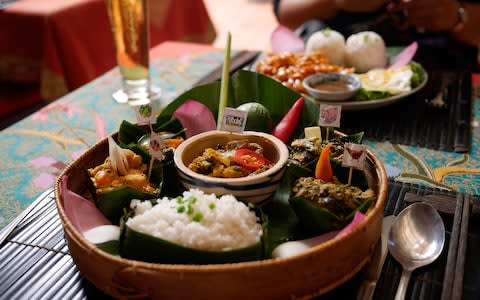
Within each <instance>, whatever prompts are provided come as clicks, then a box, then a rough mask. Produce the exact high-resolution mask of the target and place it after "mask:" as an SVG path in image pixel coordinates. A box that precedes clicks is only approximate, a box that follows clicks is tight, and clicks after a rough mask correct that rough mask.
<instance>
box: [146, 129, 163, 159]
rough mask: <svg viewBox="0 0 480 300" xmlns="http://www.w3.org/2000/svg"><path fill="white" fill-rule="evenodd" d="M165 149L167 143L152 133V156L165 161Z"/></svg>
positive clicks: (150, 150)
mask: <svg viewBox="0 0 480 300" xmlns="http://www.w3.org/2000/svg"><path fill="white" fill-rule="evenodd" d="M164 148H165V143H164V142H163V140H162V138H161V137H160V136H159V135H158V134H156V133H155V132H153V131H152V132H151V133H150V147H149V152H150V155H151V156H152V157H154V158H156V159H158V160H162V159H163V157H164V156H163V149H164Z"/></svg>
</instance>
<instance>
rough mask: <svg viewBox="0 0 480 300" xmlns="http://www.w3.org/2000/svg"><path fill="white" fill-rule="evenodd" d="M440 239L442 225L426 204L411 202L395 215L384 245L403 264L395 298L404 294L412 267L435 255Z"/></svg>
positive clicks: (442, 236)
mask: <svg viewBox="0 0 480 300" xmlns="http://www.w3.org/2000/svg"><path fill="white" fill-rule="evenodd" d="M444 243H445V226H444V225H443V221H442V218H441V217H440V215H439V214H438V212H437V211H436V210H435V209H434V208H433V207H431V206H430V205H427V204H424V203H414V204H412V205H410V206H408V207H407V208H405V209H404V210H403V211H402V212H401V213H400V214H399V215H398V216H397V218H396V219H395V221H394V222H393V224H392V228H391V230H390V234H389V236H388V249H389V250H390V253H391V254H392V255H393V257H394V258H395V259H396V260H397V261H398V262H399V263H400V264H401V265H402V267H403V272H402V277H401V278H400V283H399V284H398V288H397V294H396V295H395V299H396V300H401V299H404V298H405V293H406V291H407V287H408V281H409V280H410V275H411V273H412V271H413V270H415V269H416V268H418V267H422V266H425V265H428V264H430V263H432V262H433V261H434V260H435V259H437V258H438V256H439V255H440V253H441V252H442V249H443V245H444Z"/></svg>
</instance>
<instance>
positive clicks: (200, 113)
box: [172, 100, 217, 138]
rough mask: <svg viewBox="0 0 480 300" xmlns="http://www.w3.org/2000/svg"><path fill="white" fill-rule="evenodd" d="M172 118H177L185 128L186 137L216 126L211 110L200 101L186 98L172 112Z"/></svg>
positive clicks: (213, 128)
mask: <svg viewBox="0 0 480 300" xmlns="http://www.w3.org/2000/svg"><path fill="white" fill-rule="evenodd" d="M172 118H177V119H178V120H179V121H180V123H181V124H182V126H183V128H185V129H186V132H185V135H186V137H187V138H189V137H191V136H194V135H196V134H199V133H202V132H206V131H210V130H215V129H216V128H217V125H216V122H215V119H214V118H213V114H212V112H211V111H210V110H209V109H208V107H206V106H205V105H203V104H202V103H200V102H198V101H195V100H187V101H186V102H185V103H183V104H182V105H181V106H180V107H178V108H177V110H176V111H175V112H174V113H173V115H172Z"/></svg>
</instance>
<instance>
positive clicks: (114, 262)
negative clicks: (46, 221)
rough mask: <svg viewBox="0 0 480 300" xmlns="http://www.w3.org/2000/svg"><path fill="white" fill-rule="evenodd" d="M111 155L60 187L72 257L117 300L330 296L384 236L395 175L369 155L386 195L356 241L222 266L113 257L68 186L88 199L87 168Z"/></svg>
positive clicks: (78, 170)
mask: <svg viewBox="0 0 480 300" xmlns="http://www.w3.org/2000/svg"><path fill="white" fill-rule="evenodd" d="M107 155H108V142H107V140H106V139H104V140H102V141H100V142H99V143H97V144H96V145H95V146H93V147H92V148H90V149H89V150H88V151H86V152H85V153H84V154H83V155H82V156H80V157H79V158H78V159H77V160H75V161H74V162H73V163H72V164H70V165H69V166H68V167H67V168H66V169H65V170H64V171H63V172H62V174H61V175H60V176H59V178H58V179H57V182H56V183H55V201H56V205H57V209H58V213H59V215H60V219H61V222H62V225H63V228H64V231H65V237H66V240H67V242H68V247H69V250H70V254H71V256H72V258H73V260H74V262H75V264H76V265H77V267H78V269H79V270H80V272H81V273H82V274H83V275H84V276H85V278H86V279H87V280H89V281H90V282H91V283H92V284H93V285H95V286H96V287H97V288H98V289H100V290H102V291H103V292H105V293H106V294H108V295H111V296H113V297H116V298H140V297H141V298H144V297H145V298H153V299H192V298H193V297H194V298H195V299H225V298H232V299H292V298H311V297H315V296H318V295H321V294H324V293H326V292H328V291H330V290H332V289H334V288H335V287H338V286H339V285H341V284H342V283H344V282H346V281H347V280H349V279H350V278H352V277H353V276H354V275H355V274H356V273H358V272H359V271H360V270H361V268H362V267H363V266H364V265H365V264H366V262H367V261H368V260H369V257H370V256H371V254H372V252H373V249H374V246H375V244H376V242H377V240H378V239H379V237H380V233H381V225H382V220H383V212H384V205H385V199H386V197H387V176H386V173H385V170H384V167H383V164H382V162H381V161H380V160H379V159H378V158H377V157H375V156H374V155H373V153H372V152H370V151H367V161H368V163H367V169H366V174H367V178H368V180H369V185H370V187H371V188H373V189H374V191H375V192H376V193H377V195H378V199H377V201H376V203H375V205H374V206H373V207H371V208H370V210H369V211H368V213H367V215H366V217H365V219H364V221H363V222H362V223H361V224H359V225H358V226H357V227H355V228H354V229H353V230H352V231H351V232H349V233H348V234H346V235H344V236H341V237H338V238H335V239H333V240H330V241H327V242H325V243H323V244H321V245H319V246H317V247H314V248H312V249H311V250H310V251H308V252H305V253H303V254H300V255H297V256H294V257H289V258H282V259H266V260H261V261H252V262H242V263H233V264H218V265H173V264H154V263H146V262H141V261H134V260H129V259H124V258H121V257H118V256H114V255H111V254H108V253H107V252H104V251H102V250H100V249H99V248H97V247H96V246H95V245H93V244H92V243H90V242H88V241H87V240H86V239H85V238H84V237H83V235H82V234H81V233H80V232H79V231H78V230H77V229H76V228H75V227H74V226H73V224H72V222H71V221H70V220H69V219H68V217H67V215H66V213H65V209H64V202H63V196H62V194H63V190H62V186H61V181H62V179H63V178H64V177H65V176H68V177H69V180H68V184H69V185H68V189H69V190H71V191H73V192H75V193H78V194H80V195H86V194H87V180H89V179H88V178H87V175H86V172H85V169H86V168H90V167H92V166H95V165H97V164H99V163H101V162H103V160H104V159H105V158H106V156H107Z"/></svg>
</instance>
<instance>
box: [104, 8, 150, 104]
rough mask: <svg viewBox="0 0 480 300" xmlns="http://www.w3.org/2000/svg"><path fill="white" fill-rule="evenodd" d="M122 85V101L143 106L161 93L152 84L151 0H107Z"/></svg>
mask: <svg viewBox="0 0 480 300" xmlns="http://www.w3.org/2000/svg"><path fill="white" fill-rule="evenodd" d="M106 4H107V11H108V16H109V19H110V25H111V28H112V33H113V41H114V46H115V53H116V56H117V64H118V67H119V69H120V74H121V77H122V88H121V89H120V90H118V91H116V92H115V93H113V95H112V96H113V99H114V100H115V101H117V102H119V103H128V104H131V105H141V104H145V103H148V102H149V101H150V99H151V98H152V97H155V96H158V95H157V94H158V93H159V89H158V88H156V87H152V86H151V85H150V72H149V49H150V46H149V29H148V27H149V22H148V0H106Z"/></svg>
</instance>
